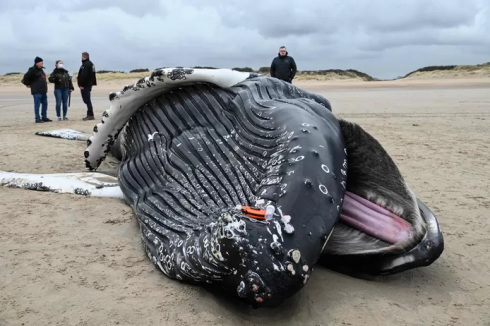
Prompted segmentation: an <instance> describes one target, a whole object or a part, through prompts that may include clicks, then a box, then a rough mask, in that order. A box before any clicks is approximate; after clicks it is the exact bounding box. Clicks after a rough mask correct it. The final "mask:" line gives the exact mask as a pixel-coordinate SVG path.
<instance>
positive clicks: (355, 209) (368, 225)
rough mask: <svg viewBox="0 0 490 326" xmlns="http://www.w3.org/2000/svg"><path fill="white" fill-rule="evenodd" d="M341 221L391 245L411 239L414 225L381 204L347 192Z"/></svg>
mask: <svg viewBox="0 0 490 326" xmlns="http://www.w3.org/2000/svg"><path fill="white" fill-rule="evenodd" d="M340 221H341V222H342V223H344V224H346V225H348V226H350V227H353V228H355V229H357V230H359V231H361V232H363V233H365V234H367V235H369V236H371V237H373V238H376V239H379V240H382V241H385V242H387V243H390V244H396V243H400V242H406V241H408V240H409V239H410V236H411V233H412V225H411V224H410V223H409V222H407V221H406V220H405V219H404V218H403V217H401V216H399V215H397V214H395V213H394V212H392V211H390V210H389V209H387V208H385V207H383V206H382V205H380V204H376V203H374V202H372V201H369V200H367V199H365V198H363V197H361V196H359V195H356V194H355V193H353V192H350V191H346V192H345V197H344V204H343V207H342V212H341V214H340Z"/></svg>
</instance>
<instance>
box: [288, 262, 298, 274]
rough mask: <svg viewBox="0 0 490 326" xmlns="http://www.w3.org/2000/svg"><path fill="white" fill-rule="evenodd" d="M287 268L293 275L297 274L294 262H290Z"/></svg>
mask: <svg viewBox="0 0 490 326" xmlns="http://www.w3.org/2000/svg"><path fill="white" fill-rule="evenodd" d="M286 268H287V270H288V271H289V272H290V273H291V275H293V276H294V275H296V271H295V270H294V266H293V264H288V265H287V267H286Z"/></svg>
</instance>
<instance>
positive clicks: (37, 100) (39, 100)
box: [32, 93, 48, 121]
mask: <svg viewBox="0 0 490 326" xmlns="http://www.w3.org/2000/svg"><path fill="white" fill-rule="evenodd" d="M32 96H33V97H34V116H35V118H36V121H39V120H41V119H47V118H48V117H47V116H46V114H47V111H48V94H46V93H43V94H33V95H32ZM41 105H42V108H41V116H39V106H41Z"/></svg>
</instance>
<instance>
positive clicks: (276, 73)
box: [271, 46, 297, 83]
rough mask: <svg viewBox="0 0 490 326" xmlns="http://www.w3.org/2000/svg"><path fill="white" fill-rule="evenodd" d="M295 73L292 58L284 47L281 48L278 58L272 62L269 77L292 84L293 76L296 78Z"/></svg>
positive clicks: (294, 63)
mask: <svg viewBox="0 0 490 326" xmlns="http://www.w3.org/2000/svg"><path fill="white" fill-rule="evenodd" d="M296 71H297V69H296V62H295V61H294V59H293V57H291V56H289V55H288V51H287V50H286V47H285V46H281V47H280V48H279V54H278V56H277V57H275V58H274V60H272V64H271V77H275V78H277V79H281V80H284V81H286V82H288V83H292V81H293V78H294V76H296Z"/></svg>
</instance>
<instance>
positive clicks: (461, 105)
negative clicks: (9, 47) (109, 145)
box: [0, 79, 490, 326]
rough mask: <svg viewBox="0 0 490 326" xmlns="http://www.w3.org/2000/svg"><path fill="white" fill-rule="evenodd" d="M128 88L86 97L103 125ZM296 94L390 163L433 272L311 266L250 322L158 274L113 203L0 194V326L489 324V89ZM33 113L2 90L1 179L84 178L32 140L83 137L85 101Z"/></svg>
mask: <svg viewBox="0 0 490 326" xmlns="http://www.w3.org/2000/svg"><path fill="white" fill-rule="evenodd" d="M124 84H125V81H117V82H113V83H112V84H111V85H106V86H101V87H97V88H95V89H94V92H93V103H94V107H95V112H96V115H97V116H98V117H100V116H101V114H102V112H103V111H104V110H105V109H107V108H108V106H109V101H108V93H109V92H110V91H113V90H116V91H117V90H119V89H120V88H121V85H124ZM298 85H301V86H302V87H304V88H305V89H308V90H313V91H315V92H318V93H320V94H322V95H324V96H325V97H326V98H328V99H329V100H330V101H331V103H332V106H333V109H334V112H335V113H336V114H337V115H338V116H339V117H342V118H346V119H348V120H351V121H355V122H358V123H359V124H361V126H362V127H364V128H365V129H366V130H367V131H368V132H370V133H371V134H372V135H373V136H375V137H376V138H377V139H378V140H379V141H380V142H381V143H382V144H383V146H385V148H386V149H387V150H388V152H389V153H390V154H391V155H392V157H393V158H394V160H395V162H396V163H397V164H398V166H399V168H400V170H401V171H402V173H403V175H404V176H405V178H406V179H407V181H408V183H409V185H410V186H411V187H412V189H413V190H414V191H415V193H416V194H417V195H418V196H419V197H420V198H421V199H422V200H423V201H424V202H425V203H426V204H427V205H428V206H429V207H430V208H431V209H432V210H433V212H434V213H435V214H436V216H437V217H438V219H439V222H440V224H441V229H442V232H443V234H444V237H445V251H444V253H443V254H442V256H441V257H440V258H439V260H437V261H436V262H435V263H434V264H433V265H431V266H429V267H425V268H420V269H416V270H412V271H409V272H405V273H402V274H398V275H394V276H391V277H383V278H380V279H377V280H375V281H367V280H360V279H355V278H351V277H349V276H346V275H342V274H338V273H335V272H332V271H330V270H327V269H324V268H321V267H317V268H316V269H315V271H314V273H313V275H312V277H311V279H310V281H309V283H308V284H307V286H306V287H305V288H304V289H303V290H302V291H301V292H300V293H298V294H297V295H296V296H295V297H294V298H293V299H291V300H289V301H288V302H286V303H285V304H284V305H283V306H281V307H278V308H276V309H264V310H253V309H248V308H244V307H243V306H241V305H238V304H235V303H232V302H230V300H228V299H227V298H224V297H221V296H219V295H218V294H216V293H211V292H209V291H208V290H204V289H201V288H200V287H194V286H189V285H185V284H183V283H181V282H178V281H175V280H171V279H169V278H167V277H165V276H164V275H163V274H162V273H161V272H160V271H158V270H157V269H155V268H154V267H153V265H152V264H151V263H150V262H149V260H148V258H147V256H145V254H144V252H143V250H142V246H141V243H140V233H139V230H138V228H137V225H136V223H135V219H134V218H133V217H132V212H131V209H130V208H129V207H127V206H126V205H124V204H123V203H121V202H120V201H118V200H116V199H101V198H86V197H82V196H77V195H61V194H53V193H43V192H35V191H27V190H19V189H6V188H0V204H1V206H0V325H26V326H27V325H116V324H117V325H281V326H286V325H311V326H313V325H368V326H371V325H372V326H375V325H376V326H378V325H474V326H478V325H490V278H489V277H488V271H489V270H490V262H489V259H488V257H490V255H489V254H490V253H489V248H490V237H489V234H490V221H489V219H488V210H489V208H490V197H489V193H490V186H489V182H488V180H489V176H490V165H489V162H490V141H489V139H490V83H489V80H488V79H484V80H475V79H473V80H471V81H468V80H457V81H454V80H452V81H447V80H443V81H438V80H430V81H428V82H423V81H418V82H413V81H412V82H410V81H405V82H403V81H395V82H379V83H365V82H330V83H325V82H323V83H322V82H301V83H299V84H298ZM48 96H49V99H48V101H49V108H48V116H49V117H50V118H51V119H53V120H55V113H54V112H55V111H54V103H55V100H54V96H53V93H52V89H50V92H49V94H48ZM32 102H33V101H32V98H31V96H30V94H29V90H28V89H26V88H22V87H0V140H1V141H0V153H1V155H0V170H3V171H15V172H25V173H55V172H56V173H62V172H81V171H85V168H84V158H83V151H84V149H85V143H84V142H81V141H68V140H61V139H54V138H47V137H40V136H36V135H34V133H35V132H36V131H41V130H53V129H59V128H71V129H77V130H84V131H91V130H92V128H93V126H94V124H95V123H94V122H93V121H91V122H84V121H81V118H82V117H84V115H85V107H84V104H83V102H82V100H81V97H80V94H79V92H75V93H74V95H73V98H72V102H71V107H70V108H69V114H68V117H69V118H70V119H71V120H70V121H64V122H58V121H53V122H51V123H45V124H35V123H34V114H33V108H32V107H33V104H32ZM114 166H115V162H113V161H111V160H110V159H108V160H107V161H106V162H104V165H103V166H102V168H101V169H100V171H101V172H104V171H109V170H111V169H113V168H114Z"/></svg>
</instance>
